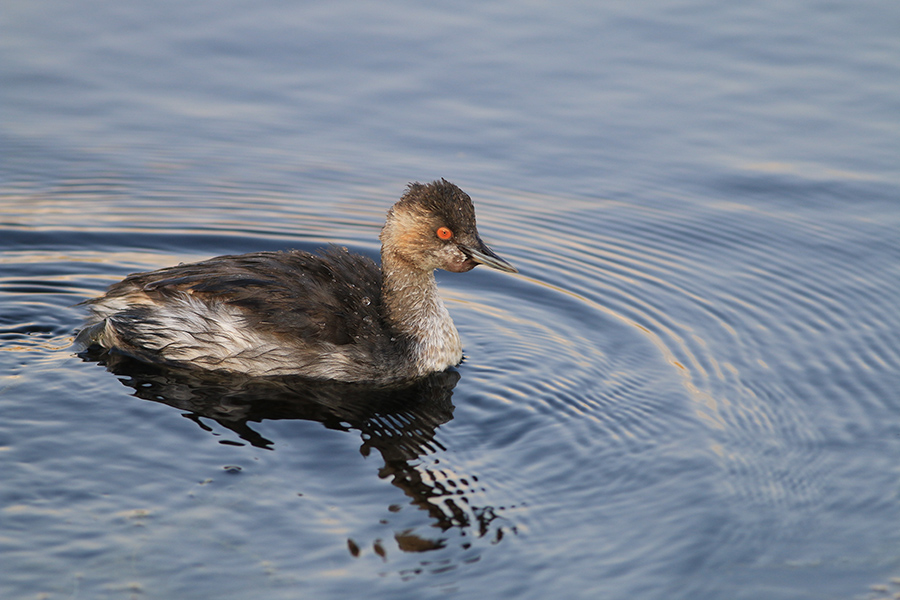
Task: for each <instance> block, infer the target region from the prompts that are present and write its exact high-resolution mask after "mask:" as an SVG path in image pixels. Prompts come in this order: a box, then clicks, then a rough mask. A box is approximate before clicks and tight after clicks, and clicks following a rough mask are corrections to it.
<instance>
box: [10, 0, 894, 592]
mask: <svg viewBox="0 0 900 600" xmlns="http://www.w3.org/2000/svg"><path fill="white" fill-rule="evenodd" d="M898 31H900V5H898V4H896V3H894V2H887V1H881V2H875V1H872V2H854V3H832V2H814V1H811V0H803V1H796V2H762V1H754V2H745V3H721V2H719V3H714V2H701V1H681V2H653V1H651V2H645V3H624V2H607V3H602V4H597V3H586V2H561V3H559V2H558V3H553V4H552V5H551V4H547V5H546V6H545V5H541V4H532V3H513V2H494V3H474V2H473V3H462V4H459V3H457V4H453V5H447V6H441V7H430V6H424V5H420V4H417V3H411V2H388V3H385V2H381V3H365V2H330V3H320V4H312V3H303V4H300V5H286V4H283V3H278V2H269V1H266V0H264V1H262V2H256V3H253V4H252V5H251V4H245V3H238V2H221V1H220V2H209V1H202V0H201V1H198V2H193V3H189V4H184V3H175V2H166V1H163V2H153V3H151V2H143V3H132V4H130V5H129V4H126V5H123V4H121V3H113V2H107V1H103V0H97V1H86V2H79V3H70V2H52V1H46V2H44V1H41V2H31V3H14V4H13V5H9V6H5V7H4V9H3V11H2V15H0V56H2V59H0V378H2V379H0V473H2V474H3V475H2V479H0V482H2V483H0V556H2V560H0V597H2V598H16V599H18V598H23V599H24V598H65V599H68V598H160V599H171V598H179V599H180V598H186V599H192V598H198V599H199V598H226V599H227V598H235V599H237V598H247V597H254V598H257V597H258V598H273V599H274V598H291V599H294V598H307V597H309V598H332V597H334V598H345V597H356V596H362V595H365V596H366V597H372V598H386V599H387V598H390V599H394V598H416V599H419V598H431V597H441V598H444V597H451V598H452V597H459V598H468V597H476V596H477V597H486V598H510V599H511V598H516V599H519V598H541V599H543V598H557V597H560V596H561V595H564V596H565V597H567V598H568V597H571V598H660V599H662V598H665V599H667V600H669V599H672V598H685V599H692V600H694V599H700V598H709V599H720V598H730V599H741V598H746V599H758V598H767V599H769V598H771V599H795V598H803V599H806V598H809V599H813V598H815V599H821V598H862V599H874V598H881V597H891V596H892V595H894V594H896V593H898V592H900V585H898V583H897V582H898V581H900V579H897V578H898V577H900V526H898V523H900V497H898V490H900V471H898V467H897V457H898V456H900V394H898V389H900V310H898V307H897V298H898V297H900V234H898V232H900V169H898V163H900V161H898V158H900V36H898V35H897V32H898ZM439 177H446V178H447V179H449V180H451V181H453V182H455V183H457V184H458V185H460V186H461V187H462V188H463V189H465V190H466V191H467V192H469V193H470V195H471V196H472V197H473V199H474V201H475V204H476V209H477V212H478V219H479V221H478V222H479V229H480V231H481V233H482V236H483V237H484V238H485V239H486V241H488V243H489V244H490V245H491V246H492V247H493V248H494V249H495V250H496V251H497V252H498V253H499V254H500V255H501V256H503V257H504V258H507V259H509V260H510V261H511V262H512V263H513V264H515V265H516V266H517V267H518V268H519V270H520V274H519V275H507V274H503V273H498V272H492V271H487V270H484V271H482V270H479V269H476V270H475V271H473V272H472V273H469V274H465V275H454V274H443V275H441V276H440V277H439V281H440V285H441V288H442V292H443V293H444V296H445V299H446V303H447V305H448V308H449V310H450V311H451V313H452V315H453V317H454V319H455V321H456V323H457V326H458V328H459V330H460V333H461V336H462V338H463V342H464V346H465V353H466V360H465V362H464V363H463V364H462V365H461V366H460V367H459V368H458V369H457V370H456V371H453V372H451V373H450V374H447V375H444V376H440V377H437V378H435V379H433V380H428V381H426V382H422V383H421V384H420V385H419V386H417V387H415V388H413V389H410V390H404V391H402V392H398V393H397V394H392V395H388V396H385V395H378V394H374V395H373V394H371V393H363V392H360V393H356V392H353V393H350V392H347V390H343V389H338V390H335V389H333V388H330V387H325V388H318V387H317V388H314V389H310V388H309V387H308V386H305V385H303V384H301V383H298V382H279V383H278V384H277V385H276V384H275V383H272V382H269V383H263V382H253V381H250V382H248V381H243V380H239V379H235V380H220V379H213V380H210V379H206V378H200V377H193V376H186V375H184V374H176V373H170V372H166V371H160V370H154V369H148V368H146V367H143V366H141V365H139V364H128V363H126V364H107V363H104V362H103V361H102V360H101V362H100V363H98V362H96V360H91V357H79V356H76V355H75V354H74V353H73V351H72V350H71V348H70V345H71V342H72V339H73V336H74V332H75V331H76V330H77V329H78V327H79V325H80V323H81V319H82V317H83V315H84V311H83V309H82V308H81V307H78V306H77V303H78V302H81V301H83V300H85V299H88V298H90V297H93V296H96V295H98V294H100V293H102V291H103V289H104V288H105V287H106V286H107V285H109V284H110V283H113V282H115V281H117V280H118V279H121V278H122V277H123V276H124V275H126V274H127V273H130V272H135V271H142V270H149V269H155V268H160V267H164V266H168V265H172V264H177V263H179V262H188V261H192V260H200V259H203V258H208V257H210V256H215V255H219V254H226V253H239V252H250V251H255V250H276V249H282V248H301V249H306V250H314V249H315V248H317V247H320V246H321V245H323V244H325V243H327V242H336V243H340V244H343V245H347V246H349V247H351V248H352V249H354V250H355V251H358V252H361V253H364V254H368V255H370V256H377V253H378V241H377V236H378V231H379V228H380V226H381V224H382V223H383V219H384V214H385V212H386V211H387V209H388V208H389V207H390V205H391V203H392V202H394V201H395V200H396V198H397V197H398V196H399V195H400V194H401V193H402V191H403V188H404V186H405V185H406V184H407V182H409V181H415V180H418V181H429V180H432V179H436V178H439ZM95 358H96V357H95Z"/></svg>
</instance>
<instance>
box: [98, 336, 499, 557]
mask: <svg viewBox="0 0 900 600" xmlns="http://www.w3.org/2000/svg"><path fill="white" fill-rule="evenodd" d="M81 357H82V358H83V359H84V360H88V361H93V362H98V363H100V364H102V365H104V366H105V367H106V368H107V370H109V371H110V372H112V373H114V374H116V375H117V376H119V380H120V381H121V382H122V383H123V384H124V385H126V386H128V387H130V388H133V389H134V395H135V396H137V397H138V398H142V399H144V400H152V401H154V402H160V403H163V404H168V405H169V406H172V407H174V408H177V409H179V410H183V411H187V414H186V415H185V416H186V417H188V418H190V419H191V420H193V421H194V422H195V423H197V425H199V426H200V427H201V428H202V429H204V430H205V431H210V432H211V431H212V429H211V428H210V427H209V426H208V425H206V424H204V423H203V421H201V418H204V419H211V420H213V421H215V422H216V423H218V424H219V425H221V426H222V427H224V428H225V429H228V430H230V431H233V432H234V433H235V434H237V435H238V436H239V437H240V438H241V439H243V440H244V441H246V442H247V443H249V444H251V445H253V446H255V447H258V448H265V449H272V447H273V444H274V442H273V441H271V440H268V439H266V438H264V437H263V436H262V435H260V434H259V433H258V432H256V431H255V430H254V429H253V428H252V427H251V426H250V423H259V422H262V421H264V420H282V419H302V420H307V421H317V422H319V423H322V424H323V425H324V426H325V427H327V428H329V429H335V430H342V431H351V430H354V429H355V430H357V431H359V432H360V433H361V436H362V440H363V442H362V446H361V448H360V452H361V453H362V454H363V455H364V456H368V455H369V454H371V452H372V450H373V449H375V450H377V451H378V452H380V453H381V456H382V458H383V459H384V466H383V467H382V468H381V469H380V471H379V477H381V478H382V479H388V480H389V481H390V482H391V483H392V484H393V485H395V486H396V487H398V488H399V489H401V490H402V491H403V493H404V494H406V495H407V496H408V497H409V498H410V500H411V503H412V504H413V505H414V506H416V507H418V508H419V509H421V510H424V511H426V512H427V513H428V514H429V515H430V517H431V519H432V521H433V523H434V525H435V526H436V527H438V528H439V529H440V530H441V531H442V532H447V531H448V530H451V529H452V528H458V529H459V530H460V531H461V532H462V533H463V534H464V535H474V536H476V537H485V536H488V535H492V536H493V537H494V539H493V541H494V542H497V541H499V540H500V539H502V537H503V531H504V529H503V528H501V527H498V526H497V524H493V523H494V521H495V520H496V519H497V518H498V514H497V513H498V510H497V509H495V508H494V507H492V506H480V507H479V506H474V505H472V504H470V500H469V498H468V497H467V494H469V493H470V492H477V491H483V488H480V485H481V484H480V483H479V481H478V478H477V476H475V475H471V476H468V477H466V476H459V474H457V473H448V472H446V471H444V470H443V469H441V468H440V467H439V466H438V465H437V461H427V460H422V459H423V458H424V457H427V456H428V455H431V454H435V453H437V452H443V451H446V450H447V449H446V448H445V447H444V446H443V445H442V444H441V442H440V441H438V440H437V439H435V435H436V432H437V430H438V428H439V427H440V426H441V425H442V424H444V423H447V422H448V421H450V420H451V419H452V418H453V403H452V401H451V396H452V395H453V389H454V388H455V387H456V383H457V381H459V377H460V376H459V373H457V372H456V371H453V370H450V371H443V372H438V373H432V374H431V375H429V376H427V377H424V378H422V379H418V380H416V381H414V382H412V383H407V384H405V385H392V386H364V385H360V384H350V383H337V382H319V381H311V380H308V379H303V378H299V377H266V378H259V377H257V378H253V377H244V376H239V375H231V374H228V375H222V374H217V373H215V372H209V371H200V370H179V369H171V368H166V367H161V366H156V365H150V364H147V363H144V362H140V361H137V360H134V359H131V358H129V357H126V356H123V355H120V354H115V353H108V352H105V351H101V350H100V349H99V348H97V347H92V348H90V349H88V350H86V351H84V352H82V353H81ZM476 486H478V487H476ZM492 524H493V525H492ZM509 529H510V530H511V531H512V532H513V533H514V532H515V527H511V528H509ZM395 539H396V541H397V544H398V547H399V548H400V549H401V550H403V551H404V552H425V551H428V550H435V549H438V548H442V547H444V545H445V544H446V540H445V539H443V538H439V539H427V538H424V537H422V536H419V535H417V534H415V533H413V532H412V531H408V530H407V531H400V532H395ZM349 545H350V551H351V554H354V555H358V551H357V552H353V549H354V544H353V542H352V541H350V544H349ZM467 546H468V544H464V547H467Z"/></svg>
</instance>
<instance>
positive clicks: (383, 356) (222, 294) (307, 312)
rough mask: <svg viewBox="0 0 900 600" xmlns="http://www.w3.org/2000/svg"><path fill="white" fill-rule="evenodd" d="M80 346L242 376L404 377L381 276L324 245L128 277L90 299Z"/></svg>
mask: <svg viewBox="0 0 900 600" xmlns="http://www.w3.org/2000/svg"><path fill="white" fill-rule="evenodd" d="M88 304H89V306H90V308H91V311H92V319H91V320H90V321H89V323H88V325H89V327H88V328H87V329H86V330H85V331H84V332H83V333H82V335H81V336H79V337H80V338H81V340H80V342H81V343H82V344H83V345H86V344H88V343H92V342H96V343H99V344H100V345H103V346H105V347H108V348H115V349H117V350H119V351H121V352H124V353H126V354H131V355H134V356H136V357H138V358H142V359H147V360H153V361H156V362H175V363H195V364H196V363H200V364H202V366H204V367H206V368H213V369H215V368H221V369H224V370H229V371H239V372H243V373H247V374H250V375H270V374H271V375H277V374H287V373H291V374H301V375H307V376H310V377H317V378H327V379H342V380H345V381H369V380H376V379H386V378H393V377H392V375H395V377H396V378H404V377H405V376H406V375H405V373H403V371H404V367H403V364H404V361H403V360H402V357H401V356H398V354H399V353H402V350H403V348H402V346H403V344H402V340H400V339H398V336H397V335H396V334H395V333H394V332H393V331H391V328H390V326H389V325H388V324H387V323H386V322H385V320H384V315H383V310H382V295H381V270H380V269H379V267H378V266H377V265H376V264H375V263H374V262H373V261H372V260H370V259H368V258H366V257H363V256H360V255H357V254H351V253H350V252H348V251H347V250H346V249H343V248H337V247H331V248H329V249H328V250H327V251H325V252H324V253H323V254H322V255H314V254H310V253H307V252H300V251H290V252H256V253H252V254H244V255H239V256H221V257H218V258H213V259H210V260H207V261H203V262H199V263H193V264H189V265H179V266H176V267H170V268H167V269H161V270H158V271H152V272H148V273H137V274H133V275H130V276H128V277H127V278H126V279H124V280H123V281H121V282H119V283H117V284H114V285H113V286H111V287H110V288H109V290H108V291H107V293H106V294H105V295H104V296H101V297H100V298H97V299H95V300H92V301H90V302H89V303H88Z"/></svg>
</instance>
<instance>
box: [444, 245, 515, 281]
mask: <svg viewBox="0 0 900 600" xmlns="http://www.w3.org/2000/svg"><path fill="white" fill-rule="evenodd" d="M476 243H477V244H478V247H477V248H476V247H473V246H469V245H463V244H460V245H459V248H460V250H462V251H463V252H464V253H465V254H466V256H468V257H469V259H470V260H473V261H475V262H477V263H479V264H482V265H485V266H486V267H491V268H493V269H497V270H498V271H506V272H507V273H518V272H519V271H518V270H517V269H516V268H515V267H514V266H512V265H511V264H509V263H508V262H506V261H505V260H503V259H502V258H500V257H499V256H497V255H496V254H494V251H493V250H491V249H490V248H488V247H487V245H486V244H485V243H484V242H482V241H481V238H476Z"/></svg>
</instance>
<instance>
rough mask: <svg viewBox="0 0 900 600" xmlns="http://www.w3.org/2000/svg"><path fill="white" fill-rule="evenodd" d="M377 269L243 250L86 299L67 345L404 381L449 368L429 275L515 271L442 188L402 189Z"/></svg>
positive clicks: (466, 205)
mask: <svg viewBox="0 0 900 600" xmlns="http://www.w3.org/2000/svg"><path fill="white" fill-rule="evenodd" d="M380 240H381V268H379V267H378V265H376V264H375V263H374V262H373V261H372V260H370V259H368V258H366V257H363V256H360V255H358V254H351V253H350V252H348V251H347V249H346V248H337V247H331V248H329V249H328V250H326V251H324V252H323V253H322V254H321V255H315V254H310V253H308V252H300V251H297V250H292V251H285V252H254V253H251V254H243V255H239V256H238V255H235V256H220V257H218V258H213V259H210V260H205V261H202V262H198V263H193V264H187V265H179V266H177V267H169V268H166V269H160V270H158V271H151V272H148V273H135V274H132V275H129V276H128V277H126V278H125V279H124V280H123V281H120V282H119V283H116V284H113V285H112V286H110V288H109V289H108V290H107V292H106V294H105V295H103V296H101V297H99V298H95V299H93V300H89V301H87V302H86V303H85V304H87V305H88V306H89V308H90V311H91V314H90V316H89V317H88V319H87V321H86V323H85V328H84V329H83V330H82V331H81V332H80V333H79V334H78V337H77V338H76V345H77V346H79V347H81V348H87V347H88V346H92V345H99V346H102V347H103V348H106V349H109V350H111V351H113V352H119V353H122V354H126V355H129V356H132V357H135V358H137V359H140V360H143V361H148V362H154V363H163V364H169V365H174V366H183V367H199V368H203V369H209V370H222V371H228V372H232V373H242V374H245V375H249V376H253V377H256V376H266V375H299V376H304V377H309V378H313V379H329V380H336V381H346V382H369V383H378V382H391V381H399V380H409V379H415V378H418V377H422V376H425V375H427V374H429V373H433V372H436V371H443V370H445V369H447V368H448V367H451V366H454V365H457V364H459V362H460V361H461V360H462V344H461V342H460V339H459V333H458V332H457V331H456V327H455V326H454V324H453V320H452V319H451V318H450V314H449V313H448V312H447V309H446V308H445V307H444V303H443V302H442V301H441V298H440V296H439V295H438V289H437V284H436V282H435V279H434V270H435V269H446V270H447V271H453V272H456V273H462V272H465V271H470V270H472V269H473V268H475V266H476V265H478V264H482V265H486V266H489V267H493V268H495V269H499V270H501V271H507V272H511V273H515V272H516V269H515V267H513V266H512V265H511V264H509V263H508V262H506V261H505V260H503V259H502V258H500V257H499V256H497V255H496V254H494V253H493V252H492V251H491V249H490V248H488V247H487V246H486V245H485V244H484V242H482V241H481V238H480V237H479V236H478V230H477V229H476V227H475V208H474V206H473V205H472V200H471V199H470V198H469V196H468V195H467V194H466V193H465V192H463V191H462V190H461V189H459V188H458V187H456V186H455V185H453V184H452V183H450V182H448V181H446V180H441V181H435V182H432V183H429V184H420V183H412V184H410V185H409V187H408V188H407V190H406V192H405V193H404V195H403V197H402V198H401V199H400V200H399V201H398V202H397V203H396V204H394V206H393V207H392V208H391V209H390V210H389V211H388V214H387V220H386V222H385V224H384V228H383V229H382V230H381V235H380Z"/></svg>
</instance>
